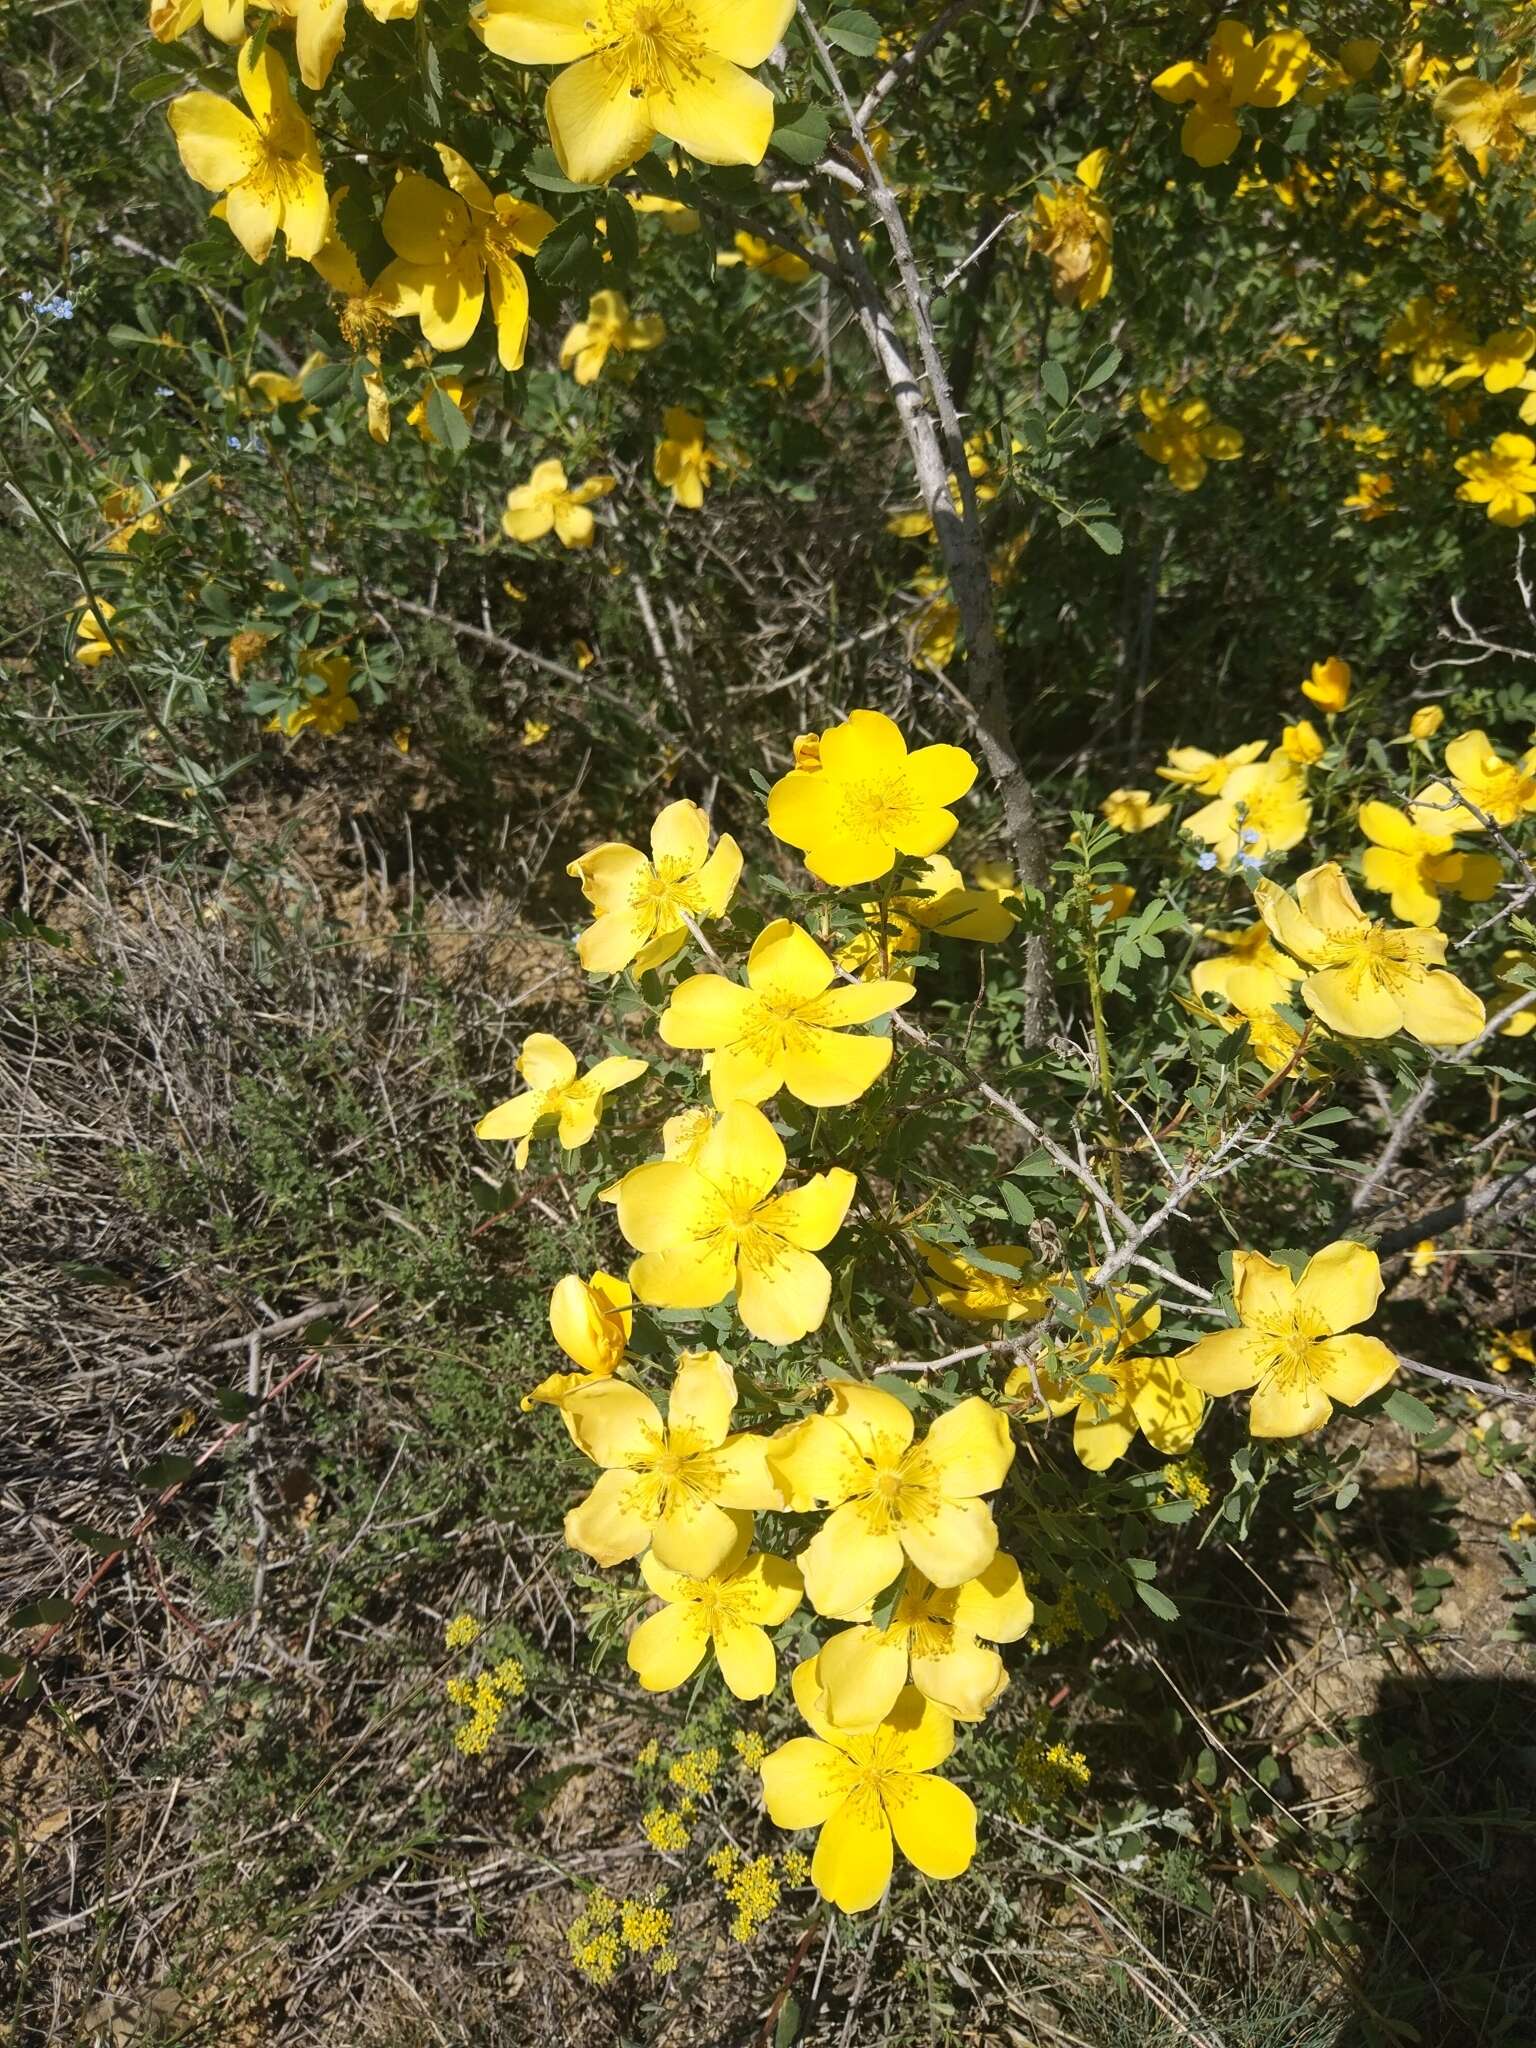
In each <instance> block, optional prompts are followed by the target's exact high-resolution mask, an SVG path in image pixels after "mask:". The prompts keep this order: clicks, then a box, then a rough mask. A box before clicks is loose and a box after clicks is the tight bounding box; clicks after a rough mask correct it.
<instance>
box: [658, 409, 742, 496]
mask: <svg viewBox="0 0 1536 2048" xmlns="http://www.w3.org/2000/svg"><path fill="white" fill-rule="evenodd" d="M654 467H655V472H656V481H657V483H659V484H663V485H665V487H666V488H667V489H668V490H669V491H670V492H671V493H672V499H673V502H674V504H677V505H681V506H682V508H683V510H684V511H685V512H698V511H700V510H701V509H702V507H703V504H704V493H705V491H706V489H707V488H708V486H709V480H710V477H711V475H712V474H713V472H714V471H715V470H717V469H723V468H724V467H725V458H724V457H723V456H720V455H716V453H715V452H714V450H713V449H712V448H711V447H710V446H709V443H708V429H707V428H706V427H705V424H704V422H703V421H702V420H701V419H700V418H699V417H698V415H697V414H696V413H691V412H689V411H688V409H687V407H686V406H682V405H669V406H668V407H667V411H666V416H665V418H664V419H663V421H662V437H661V439H660V440H659V441H658V442H657V443H656V460H655V465H654Z"/></svg>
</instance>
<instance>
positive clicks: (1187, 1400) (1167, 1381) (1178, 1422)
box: [1126, 1358, 1205, 1458]
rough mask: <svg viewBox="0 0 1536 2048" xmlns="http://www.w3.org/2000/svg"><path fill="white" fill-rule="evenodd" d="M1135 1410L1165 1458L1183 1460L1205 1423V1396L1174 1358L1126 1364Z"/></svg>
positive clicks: (1151, 1441) (1132, 1406)
mask: <svg viewBox="0 0 1536 2048" xmlns="http://www.w3.org/2000/svg"><path fill="white" fill-rule="evenodd" d="M1126 1378H1127V1382H1128V1384H1129V1385H1130V1391H1131V1408H1132V1410H1133V1412H1134V1413H1135V1416H1136V1420H1137V1422H1138V1423H1139V1424H1140V1426H1141V1430H1142V1434H1143V1435H1144V1436H1145V1437H1146V1439H1147V1442H1148V1443H1149V1444H1151V1446H1152V1448H1153V1449H1154V1450H1155V1451H1161V1453H1162V1454H1163V1456H1164V1457H1165V1458H1182V1457H1183V1455H1184V1453H1185V1452H1186V1451H1187V1450H1188V1449H1189V1447H1190V1445H1191V1444H1192V1443H1193V1442H1194V1440H1195V1437H1196V1436H1197V1434H1198V1433H1199V1429H1200V1425H1201V1423H1202V1422H1203V1421H1204V1420H1205V1396H1204V1394H1202V1393H1201V1391H1200V1389H1199V1388H1198V1387H1197V1386H1195V1385H1194V1384H1193V1383H1192V1382H1191V1381H1189V1380H1187V1379H1186V1378H1185V1377H1184V1375H1183V1373H1181V1372H1180V1371H1179V1368H1178V1367H1177V1365H1175V1364H1174V1362H1173V1360H1172V1359H1171V1358H1141V1359H1134V1360H1132V1359H1128V1360H1126Z"/></svg>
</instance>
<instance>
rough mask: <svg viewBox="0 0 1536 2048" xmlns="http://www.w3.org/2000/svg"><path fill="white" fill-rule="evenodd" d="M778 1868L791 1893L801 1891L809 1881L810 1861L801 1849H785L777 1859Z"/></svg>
mask: <svg viewBox="0 0 1536 2048" xmlns="http://www.w3.org/2000/svg"><path fill="white" fill-rule="evenodd" d="M779 1867H780V1869H781V1870H782V1871H783V1873H784V1882H785V1884H786V1885H788V1887H789V1889H790V1890H791V1891H801V1890H803V1889H804V1888H805V1886H806V1885H808V1884H809V1883H810V1881H811V1859H810V1857H809V1856H807V1855H806V1853H805V1851H804V1850H803V1849H786V1850H785V1851H784V1854H783V1855H782V1856H781V1857H780V1858H779Z"/></svg>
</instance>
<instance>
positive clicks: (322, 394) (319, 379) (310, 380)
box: [303, 363, 352, 405]
mask: <svg viewBox="0 0 1536 2048" xmlns="http://www.w3.org/2000/svg"><path fill="white" fill-rule="evenodd" d="M303 381H304V396H305V397H306V398H307V399H308V400H309V402H310V404H311V405H329V404H330V403H331V401H332V399H335V398H340V396H341V394H342V393H343V392H344V391H346V390H348V389H349V388H350V386H351V383H352V365H351V364H350V363H322V364H321V365H320V367H319V368H318V369H315V370H311V371H310V373H309V375H308V376H307V377H306V378H305V379H304V380H303Z"/></svg>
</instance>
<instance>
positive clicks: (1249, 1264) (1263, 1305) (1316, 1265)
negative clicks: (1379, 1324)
mask: <svg viewBox="0 0 1536 2048" xmlns="http://www.w3.org/2000/svg"><path fill="white" fill-rule="evenodd" d="M1232 1298H1233V1302H1234V1305H1235V1306H1236V1309H1237V1314H1238V1327H1237V1328H1235V1329H1229V1330H1216V1331H1213V1333H1212V1334H1211V1335H1210V1336H1209V1337H1202V1338H1201V1339H1200V1341H1199V1343H1198V1344H1194V1345H1191V1346H1190V1348H1189V1349H1188V1350H1187V1351H1181V1352H1179V1354H1178V1359H1177V1363H1178V1366H1179V1369H1180V1370H1181V1371H1182V1372H1183V1374H1184V1376H1185V1378H1186V1379H1188V1380H1190V1381H1192V1382H1193V1384H1194V1385H1195V1386H1197V1387H1203V1388H1204V1390H1205V1392H1206V1393H1208V1394H1231V1393H1235V1392H1237V1391H1238V1390H1239V1389H1241V1388H1244V1387H1252V1388H1253V1389H1254V1395H1253V1401H1252V1403H1251V1405H1250V1407H1249V1411H1248V1427H1249V1429H1250V1431H1251V1432H1252V1434H1253V1435H1254V1436H1264V1437H1283V1436H1303V1435H1305V1434H1306V1433H1307V1432H1308V1431H1310V1430H1314V1429H1321V1428H1322V1426H1323V1424H1324V1423H1325V1422H1326V1421H1327V1420H1328V1418H1329V1416H1330V1415H1331V1414H1332V1413H1333V1404H1334V1402H1335V1401H1342V1402H1344V1404H1345V1405H1346V1406H1347V1407H1350V1408H1353V1407H1354V1406H1355V1405H1356V1404H1357V1403H1358V1402H1360V1401H1364V1400H1366V1399H1367V1398H1368V1397H1369V1396H1370V1395H1372V1394H1374V1393H1377V1392H1378V1391H1379V1390H1380V1389H1381V1388H1382V1387H1384V1386H1385V1385H1386V1384H1387V1381H1388V1380H1389V1379H1391V1377H1392V1375H1393V1374H1394V1373H1395V1372H1396V1371H1397V1358H1396V1356H1395V1354H1394V1353H1393V1352H1391V1351H1389V1350H1388V1348H1387V1346H1386V1345H1385V1344H1383V1343H1382V1341H1381V1339H1380V1338H1379V1337H1362V1336H1360V1335H1358V1334H1357V1333H1356V1332H1355V1325H1356V1324H1357V1323H1364V1322H1368V1321H1369V1320H1370V1318H1371V1317H1372V1316H1373V1315H1374V1314H1375V1313H1376V1304H1377V1302H1378V1301H1379V1300H1380V1298H1381V1264H1380V1261H1379V1260H1378V1259H1377V1257H1376V1254H1375V1253H1374V1252H1373V1251H1367V1249H1366V1248H1365V1246H1364V1245H1359V1244H1351V1243H1350V1242H1349V1240H1348V1239H1347V1238H1341V1239H1340V1240H1339V1241H1338V1242H1337V1243H1335V1244H1330V1245H1325V1246H1324V1247H1323V1249H1322V1250H1321V1251H1320V1252H1314V1253H1313V1255H1312V1257H1311V1258H1310V1259H1309V1260H1308V1261H1307V1265H1306V1270H1305V1271H1304V1272H1303V1274H1302V1276H1301V1278H1300V1279H1299V1280H1293V1279H1292V1278H1291V1275H1290V1271H1289V1269H1288V1268H1287V1267H1285V1266H1282V1265H1279V1264H1278V1263H1277V1262H1276V1261H1275V1260H1273V1259H1269V1258H1266V1257H1265V1256H1264V1254H1263V1253H1262V1252H1246V1251H1239V1252H1234V1253H1233V1254H1232ZM1345 1333H1348V1334H1345Z"/></svg>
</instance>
